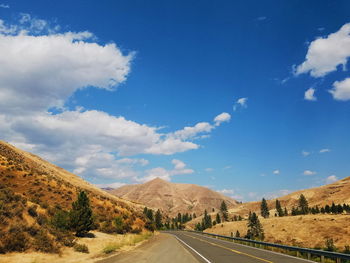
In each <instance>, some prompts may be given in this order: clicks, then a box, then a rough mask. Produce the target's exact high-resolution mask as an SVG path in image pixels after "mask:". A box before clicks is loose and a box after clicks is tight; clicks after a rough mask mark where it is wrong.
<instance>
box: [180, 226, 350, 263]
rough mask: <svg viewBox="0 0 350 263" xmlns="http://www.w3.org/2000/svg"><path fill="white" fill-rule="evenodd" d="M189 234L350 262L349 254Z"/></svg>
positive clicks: (237, 238)
mask: <svg viewBox="0 0 350 263" xmlns="http://www.w3.org/2000/svg"><path fill="white" fill-rule="evenodd" d="M185 231H187V232H192V233H197V234H202V235H208V236H213V237H216V238H224V239H230V240H235V241H240V242H245V243H251V244H258V245H262V246H265V247H273V248H281V249H285V250H289V251H296V252H297V256H298V255H300V253H305V254H306V255H307V259H309V260H311V255H316V256H318V257H320V258H321V262H325V258H331V259H334V260H336V262H337V263H341V262H342V261H341V260H349V261H350V255H348V254H342V253H337V252H329V251H323V250H317V249H309V248H301V247H294V246H285V245H280V244H275V243H268V242H263V241H257V240H251V239H246V238H240V237H230V236H223V235H217V234H212V233H206V232H200V231H193V230H185Z"/></svg>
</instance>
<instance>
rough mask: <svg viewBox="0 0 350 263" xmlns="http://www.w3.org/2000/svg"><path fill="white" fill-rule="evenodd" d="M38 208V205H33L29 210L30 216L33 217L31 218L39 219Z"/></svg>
mask: <svg viewBox="0 0 350 263" xmlns="http://www.w3.org/2000/svg"><path fill="white" fill-rule="evenodd" d="M37 207H38V206H36V205H32V206H30V207H29V208H28V214H29V215H30V216H31V217H37V216H38V213H37V212H36V209H37Z"/></svg>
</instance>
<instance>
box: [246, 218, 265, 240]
mask: <svg viewBox="0 0 350 263" xmlns="http://www.w3.org/2000/svg"><path fill="white" fill-rule="evenodd" d="M247 226H248V231H247V238H249V239H259V240H264V230H263V227H262V225H261V223H260V220H259V218H258V216H257V215H256V213H250V214H249V218H248V224H247Z"/></svg>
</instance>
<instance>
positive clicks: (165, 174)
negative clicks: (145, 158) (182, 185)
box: [135, 159, 194, 183]
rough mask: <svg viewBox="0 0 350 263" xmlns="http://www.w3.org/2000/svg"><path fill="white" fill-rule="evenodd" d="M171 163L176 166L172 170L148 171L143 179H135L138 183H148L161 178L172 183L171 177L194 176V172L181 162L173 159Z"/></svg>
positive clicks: (158, 168)
mask: <svg viewBox="0 0 350 263" xmlns="http://www.w3.org/2000/svg"><path fill="white" fill-rule="evenodd" d="M171 163H172V164H173V165H174V168H173V169H172V170H166V169H164V168H163V167H156V168H153V169H150V170H146V171H145V174H144V175H143V176H141V177H137V178H135V180H136V181H137V182H142V183H144V182H148V181H150V180H153V179H155V178H160V179H163V180H166V181H170V179H171V177H172V176H174V175H180V174H192V173H194V170H192V169H189V168H186V164H185V163H184V162H182V161H180V160H177V159H173V160H172V161H171Z"/></svg>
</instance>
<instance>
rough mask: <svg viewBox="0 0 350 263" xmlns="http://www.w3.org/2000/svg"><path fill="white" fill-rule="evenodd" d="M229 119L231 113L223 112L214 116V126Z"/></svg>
mask: <svg viewBox="0 0 350 263" xmlns="http://www.w3.org/2000/svg"><path fill="white" fill-rule="evenodd" d="M230 119H231V115H230V114H228V113H227V112H223V113H221V114H219V115H217V116H216V117H215V118H214V122H215V126H219V125H220V124H221V123H223V122H229V121H230Z"/></svg>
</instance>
